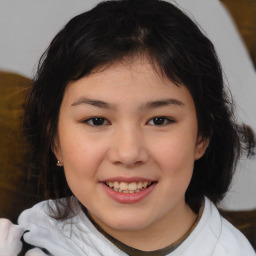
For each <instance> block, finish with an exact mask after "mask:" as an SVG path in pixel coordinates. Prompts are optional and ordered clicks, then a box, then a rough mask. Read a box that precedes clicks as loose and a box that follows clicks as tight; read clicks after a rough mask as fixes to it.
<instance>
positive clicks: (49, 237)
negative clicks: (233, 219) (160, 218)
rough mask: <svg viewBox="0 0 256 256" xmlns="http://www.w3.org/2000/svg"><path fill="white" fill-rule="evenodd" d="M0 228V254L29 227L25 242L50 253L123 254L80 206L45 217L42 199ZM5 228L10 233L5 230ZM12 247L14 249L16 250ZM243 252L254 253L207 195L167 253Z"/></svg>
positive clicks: (32, 254)
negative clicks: (195, 219) (64, 215)
mask: <svg viewBox="0 0 256 256" xmlns="http://www.w3.org/2000/svg"><path fill="white" fill-rule="evenodd" d="M50 204H52V202H51V201H50ZM2 227H3V228H2V229H1V225H0V234H1V236H0V245H4V244H5V243H6V241H5V239H7V238H6V237H8V236H7V234H9V238H8V241H9V242H8V243H6V244H7V245H8V246H9V247H8V246H5V248H4V246H3V247H0V255H1V256H15V255H17V253H18V252H17V250H19V249H20V247H19V246H20V245H19V246H18V247H17V244H19V239H20V236H21V235H22V233H23V232H22V231H24V230H29V232H27V233H25V234H24V240H25V241H26V242H27V243H29V244H32V245H34V246H36V247H39V248H44V249H46V250H47V251H49V252H50V254H51V255H54V256H63V255H65V256H84V255H87V256H100V255H104V256H124V255H126V254H125V253H124V252H122V251H120V250H119V249H118V248H117V247H116V246H115V245H113V244H112V243H111V242H110V241H108V240H107V239H106V238H105V237H104V236H103V235H102V234H101V233H99V232H98V230H97V229H96V228H95V227H94V225H93V224H92V223H91V222H90V220H89V219H88V218H87V217H86V215H85V214H84V213H83V211H82V210H81V209H80V208H77V214H76V215H75V216H73V217H72V218H70V219H68V220H65V221H60V220H55V219H53V218H51V217H49V215H48V207H47V202H46V201H45V202H41V203H39V204H37V205H35V206H34V207H33V208H31V209H28V210H26V211H24V212H23V213H22V214H21V215H20V217H19V226H17V225H10V223H8V225H6V224H3V225H2ZM9 230H11V231H12V232H10V233H9ZM15 230H16V231H17V232H15ZM10 241H11V243H10ZM7 247H8V248H7ZM13 248H16V251H14V250H13ZM1 250H2V251H1ZM8 250H9V251H8ZM3 252H5V254H4V253H3ZM8 253H9V254H8ZM43 255H45V254H44V253H43V252H42V251H41V250H40V249H33V250H31V251H29V252H28V253H27V254H26V256H43ZM244 255H246V256H255V255H256V254H255V252H254V250H253V249H252V247H251V246H250V244H249V242H248V241H247V240H246V238H245V237H244V236H243V235H242V234H241V233H240V231H238V230H237V229H236V228H234V227H233V226H232V225H231V224H230V223H229V222H228V221H226V220H225V219H223V218H222V217H221V216H220V214H219V212H218V210H217V209H216V207H215V206H214V205H213V204H212V203H211V202H210V201H209V200H208V199H207V198H205V207H204V210H203V214H202V216H201V219H200V221H199V223H198V224H197V226H196V227H195V229H194V230H193V232H192V233H191V234H190V235H189V237H188V238H187V239H186V240H185V241H184V242H183V243H182V244H181V245H180V246H179V247H178V248H177V249H176V250H175V251H174V252H172V253H170V254H169V256H244Z"/></svg>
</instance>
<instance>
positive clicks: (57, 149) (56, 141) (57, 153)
mask: <svg viewBox="0 0 256 256" xmlns="http://www.w3.org/2000/svg"><path fill="white" fill-rule="evenodd" d="M51 149H52V152H53V153H54V155H55V157H56V160H57V161H58V162H59V163H58V165H61V166H62V162H63V161H62V160H63V159H62V154H61V149H60V143H59V138H58V136H57V135H56V136H55V137H54V140H53V143H52V146H51Z"/></svg>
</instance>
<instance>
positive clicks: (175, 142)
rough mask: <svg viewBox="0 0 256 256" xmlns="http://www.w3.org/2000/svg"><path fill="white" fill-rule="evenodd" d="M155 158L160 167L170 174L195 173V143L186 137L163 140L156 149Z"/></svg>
mask: <svg viewBox="0 0 256 256" xmlns="http://www.w3.org/2000/svg"><path fill="white" fill-rule="evenodd" d="M154 151H155V156H156V159H157V162H158V164H159V165H161V166H162V167H163V168H162V169H164V170H167V171H169V172H172V173H175V172H178V173H181V172H187V171H189V172H191V171H193V165H194V154H195V141H194V140H193V139H190V138H184V136H183V137H182V136H175V137H174V138H172V139H170V140H168V139H166V140H163V141H162V142H161V143H159V144H158V146H156V147H155V150H154Z"/></svg>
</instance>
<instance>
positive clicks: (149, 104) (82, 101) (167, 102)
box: [71, 98, 184, 111]
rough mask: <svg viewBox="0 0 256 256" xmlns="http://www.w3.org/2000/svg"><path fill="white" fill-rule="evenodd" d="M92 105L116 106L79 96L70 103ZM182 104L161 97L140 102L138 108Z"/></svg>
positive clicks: (148, 108) (114, 107)
mask: <svg viewBox="0 0 256 256" xmlns="http://www.w3.org/2000/svg"><path fill="white" fill-rule="evenodd" d="M82 104H86V105H92V106H95V107H98V108H104V109H116V106H115V105H113V104H109V103H107V102H104V101H101V100H95V99H88V98H80V99H78V100H77V101H75V102H74V103H72V105H71V106H78V105H82ZM170 105H174V106H184V103H182V102H181V101H179V100H177V99H162V100H155V101H149V102H147V103H145V104H142V106H141V107H140V110H142V111H145V110H150V109H154V108H159V107H165V106H170Z"/></svg>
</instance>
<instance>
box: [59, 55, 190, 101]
mask: <svg viewBox="0 0 256 256" xmlns="http://www.w3.org/2000/svg"><path fill="white" fill-rule="evenodd" d="M83 96H86V97H89V98H98V99H102V100H104V101H107V102H108V101H115V103H120V104H121V103H124V102H126V101H130V102H134V103H135V102H136V101H152V100H155V99H157V98H159V99H162V98H168V97H174V98H177V99H178V100H179V99H180V100H181V99H182V101H185V102H186V101H191V95H190V93H189V91H188V90H187V88H186V87H185V86H184V85H177V84H175V83H174V82H172V81H171V80H169V79H168V78H167V77H165V76H163V75H162V73H161V72H160V71H159V69H158V68H157V66H156V65H152V63H150V62H149V61H148V59H146V58H138V59H133V60H132V61H129V60H125V61H119V62H115V63H114V64H112V65H108V66H105V67H101V68H99V69H95V70H94V71H93V72H91V73H90V74H89V75H87V76H85V77H82V78H81V79H79V80H77V81H73V82H70V83H69V84H68V86H67V88H66V91H65V94H64V99H63V100H64V101H66V100H69V101H71V100H73V101H74V100H75V99H76V98H79V97H83ZM192 101H193V100H192Z"/></svg>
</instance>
